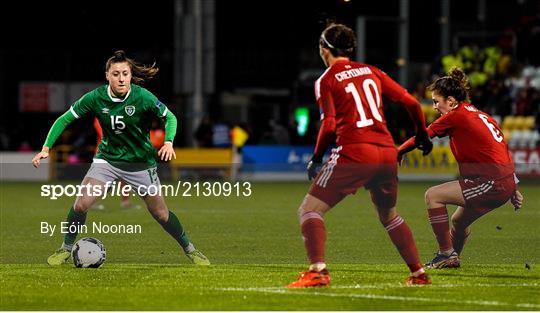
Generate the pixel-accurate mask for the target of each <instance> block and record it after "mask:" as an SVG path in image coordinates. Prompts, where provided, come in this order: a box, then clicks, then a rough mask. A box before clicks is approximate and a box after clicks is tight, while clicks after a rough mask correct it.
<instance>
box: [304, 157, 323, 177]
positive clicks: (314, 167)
mask: <svg viewBox="0 0 540 313" xmlns="http://www.w3.org/2000/svg"><path fill="white" fill-rule="evenodd" d="M321 169H322V157H319V156H315V155H314V156H313V157H312V158H311V161H309V163H308V165H307V176H308V179H309V180H312V179H313V178H315V177H317V175H318V174H319V172H320V171H321Z"/></svg>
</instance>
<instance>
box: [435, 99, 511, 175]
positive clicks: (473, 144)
mask: <svg viewBox="0 0 540 313" xmlns="http://www.w3.org/2000/svg"><path fill="white" fill-rule="evenodd" d="M428 129H429V132H430V133H431V132H433V134H434V135H436V136H438V137H445V136H449V137H450V148H451V149H452V153H453V154H454V157H455V158H456V161H457V162H458V164H459V170H460V174H461V175H462V176H463V177H465V178H478V177H485V178H502V177H505V176H508V175H512V174H513V173H514V163H513V161H512V157H511V155H510V153H509V151H508V146H507V144H506V142H505V140H504V135H503V132H502V131H501V129H500V128H499V126H498V125H497V122H496V121H495V120H494V119H493V118H492V117H491V116H489V115H488V114H486V113H484V112H482V111H480V110H478V109H477V108H476V107H475V106H473V105H472V104H469V103H461V104H460V105H459V106H458V107H457V108H455V109H454V110H452V111H450V112H448V113H446V114H444V115H442V116H441V117H439V118H438V119H437V120H435V121H434V122H433V123H431V125H429V128H428ZM430 135H431V134H430Z"/></svg>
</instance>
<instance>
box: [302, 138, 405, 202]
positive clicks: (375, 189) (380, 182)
mask: <svg viewBox="0 0 540 313" xmlns="http://www.w3.org/2000/svg"><path fill="white" fill-rule="evenodd" d="M397 183H398V179H397V149H396V148H395V147H380V146H375V145H372V144H354V145H346V146H340V147H337V148H335V149H332V155H331V156H330V159H329V160H328V162H327V163H326V164H325V165H324V166H323V168H322V170H321V172H320V173H319V175H317V177H316V178H315V180H314V181H313V183H312V184H311V188H310V189H309V194H310V195H312V196H314V197H316V198H317V199H319V200H321V201H323V202H324V203H326V204H328V205H329V206H330V207H333V206H334V205H336V204H337V203H338V202H339V201H341V200H342V199H343V198H345V197H346V196H347V195H349V194H354V193H355V192H356V190H357V189H358V188H360V187H362V186H365V188H366V189H368V190H369V191H370V193H371V200H372V201H373V203H374V204H375V205H376V206H377V207H379V208H384V209H387V208H391V207H394V206H395V205H396V199H397Z"/></svg>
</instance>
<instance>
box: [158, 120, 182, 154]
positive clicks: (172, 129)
mask: <svg viewBox="0 0 540 313" xmlns="http://www.w3.org/2000/svg"><path fill="white" fill-rule="evenodd" d="M165 118H166V122H165V144H164V145H163V146H162V147H161V149H159V151H158V157H159V158H161V160H162V161H170V160H172V159H173V158H175V159H176V153H175V152H174V147H173V141H174V136H175V135H176V128H177V125H178V121H177V119H176V116H174V114H173V113H172V112H171V111H170V110H168V111H167V115H166V117H165Z"/></svg>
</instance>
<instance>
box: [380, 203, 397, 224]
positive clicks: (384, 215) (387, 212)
mask: <svg viewBox="0 0 540 313" xmlns="http://www.w3.org/2000/svg"><path fill="white" fill-rule="evenodd" d="M377 213H378V214H379V221H380V222H381V223H382V224H383V225H386V224H387V223H388V222H390V221H391V220H393V219H394V218H395V217H396V216H397V212H396V209H395V207H393V208H390V209H382V208H380V207H377Z"/></svg>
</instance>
